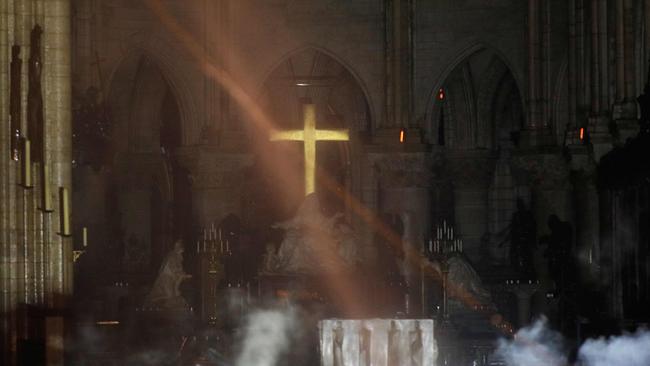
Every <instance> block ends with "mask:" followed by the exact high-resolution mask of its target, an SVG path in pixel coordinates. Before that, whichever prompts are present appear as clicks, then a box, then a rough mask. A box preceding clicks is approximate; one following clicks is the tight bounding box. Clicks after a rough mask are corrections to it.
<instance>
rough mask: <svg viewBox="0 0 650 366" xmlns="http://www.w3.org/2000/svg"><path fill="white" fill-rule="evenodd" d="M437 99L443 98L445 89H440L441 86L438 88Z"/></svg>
mask: <svg viewBox="0 0 650 366" xmlns="http://www.w3.org/2000/svg"><path fill="white" fill-rule="evenodd" d="M438 99H440V100H443V99H445V90H444V89H442V88H440V90H438Z"/></svg>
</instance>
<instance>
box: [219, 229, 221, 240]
mask: <svg viewBox="0 0 650 366" xmlns="http://www.w3.org/2000/svg"><path fill="white" fill-rule="evenodd" d="M219 241H221V228H219Z"/></svg>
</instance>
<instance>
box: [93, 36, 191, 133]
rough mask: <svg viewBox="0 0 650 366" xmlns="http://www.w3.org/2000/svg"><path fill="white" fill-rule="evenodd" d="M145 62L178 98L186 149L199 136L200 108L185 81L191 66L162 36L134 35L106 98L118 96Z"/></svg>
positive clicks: (111, 77)
mask: <svg viewBox="0 0 650 366" xmlns="http://www.w3.org/2000/svg"><path fill="white" fill-rule="evenodd" d="M142 58H145V59H147V60H149V61H150V62H151V63H152V64H154V65H155V66H156V67H157V68H158V69H159V70H160V71H161V74H162V75H163V78H164V80H165V81H166V83H167V84H168V86H169V88H170V90H171V92H172V94H173V95H174V97H175V99H176V101H177V104H178V109H179V116H180V131H181V137H180V140H181V142H182V144H183V145H187V144H189V143H190V142H191V139H192V136H197V135H198V121H199V117H198V114H197V111H198V108H197V106H196V103H195V101H194V98H193V97H192V93H191V90H190V87H189V85H188V84H187V82H186V81H185V78H183V77H182V75H184V74H185V73H184V72H183V70H184V69H186V68H187V65H183V64H181V63H180V61H179V59H180V58H179V57H178V55H177V54H176V53H174V47H172V46H170V45H169V44H167V42H165V41H163V40H162V39H161V38H160V37H158V36H153V35H152V36H146V35H144V34H142V33H137V34H134V35H133V36H132V37H131V39H130V44H129V45H128V46H127V50H126V52H125V53H124V56H123V57H122V58H121V59H120V60H119V61H118V62H117V63H116V64H115V66H114V67H113V69H112V70H111V72H110V74H109V77H108V82H107V83H106V84H105V86H104V89H105V90H104V95H106V96H107V98H111V96H113V95H114V94H115V88H116V83H119V82H120V81H121V80H124V79H125V78H128V77H131V76H130V75H131V73H132V72H133V68H134V67H135V64H136V63H137V62H138V60H140V59H142Z"/></svg>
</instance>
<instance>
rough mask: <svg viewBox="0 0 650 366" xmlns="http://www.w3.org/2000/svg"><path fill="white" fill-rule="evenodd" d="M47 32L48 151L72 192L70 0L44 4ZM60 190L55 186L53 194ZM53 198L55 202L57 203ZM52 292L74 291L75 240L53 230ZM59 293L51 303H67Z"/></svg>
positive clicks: (56, 178) (55, 179)
mask: <svg viewBox="0 0 650 366" xmlns="http://www.w3.org/2000/svg"><path fill="white" fill-rule="evenodd" d="M44 14H45V24H44V27H43V29H44V30H45V32H44V35H43V62H44V65H43V66H44V71H45V72H44V76H45V80H43V81H44V82H43V85H44V89H45V90H47V93H44V109H45V126H46V127H45V142H44V143H45V146H44V149H45V154H46V156H49V160H48V161H46V162H44V163H47V164H49V165H50V166H51V169H50V171H51V172H52V174H51V179H52V181H51V183H52V185H53V187H57V188H58V187H66V188H68V190H69V191H70V192H72V186H71V183H72V129H71V119H72V113H71V112H72V111H71V108H72V106H71V84H70V83H71V70H70V0H51V1H47V2H45V4H44ZM57 193H58V189H52V194H53V195H55V194H57ZM56 198H57V197H53V200H52V202H57V200H56ZM52 226H53V227H55V228H58V227H59V215H52ZM49 235H50V240H49V241H50V243H51V244H50V253H49V259H50V260H49V263H50V268H49V274H48V278H50V281H51V282H50V286H51V287H50V291H52V293H53V294H60V295H61V296H67V295H70V294H71V293H72V271H71V270H72V247H71V245H72V240H71V239H70V238H64V237H61V236H58V235H56V233H55V232H54V230H50V232H49ZM61 300H62V298H61V299H58V296H53V297H52V298H51V300H50V301H51V305H53V306H55V307H60V306H63V305H64V304H63V302H61Z"/></svg>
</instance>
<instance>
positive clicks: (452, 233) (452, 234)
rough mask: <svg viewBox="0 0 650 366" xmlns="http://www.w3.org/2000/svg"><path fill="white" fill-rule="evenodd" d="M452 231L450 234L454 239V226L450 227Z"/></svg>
mask: <svg viewBox="0 0 650 366" xmlns="http://www.w3.org/2000/svg"><path fill="white" fill-rule="evenodd" d="M450 232H451V234H449V236H450V237H451V239H453V238H454V228H453V227H452V228H450Z"/></svg>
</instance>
